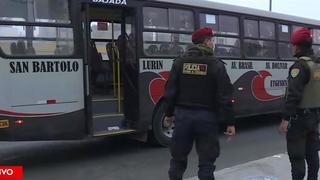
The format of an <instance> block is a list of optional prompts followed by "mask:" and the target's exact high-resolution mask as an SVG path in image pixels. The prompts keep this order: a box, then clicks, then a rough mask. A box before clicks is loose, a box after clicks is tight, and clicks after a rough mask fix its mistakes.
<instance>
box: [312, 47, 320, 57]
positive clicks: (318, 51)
mask: <svg viewBox="0 0 320 180" xmlns="http://www.w3.org/2000/svg"><path fill="white" fill-rule="evenodd" d="M312 48H313V51H314V54H315V55H316V56H318V57H320V46H318V45H313V46H312Z"/></svg>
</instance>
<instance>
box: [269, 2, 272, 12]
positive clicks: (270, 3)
mask: <svg viewBox="0 0 320 180" xmlns="http://www.w3.org/2000/svg"><path fill="white" fill-rule="evenodd" d="M269 11H272V0H269Z"/></svg>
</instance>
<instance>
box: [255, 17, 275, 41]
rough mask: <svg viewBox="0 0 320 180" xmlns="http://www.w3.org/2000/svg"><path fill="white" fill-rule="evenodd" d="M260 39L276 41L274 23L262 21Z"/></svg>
mask: <svg viewBox="0 0 320 180" xmlns="http://www.w3.org/2000/svg"><path fill="white" fill-rule="evenodd" d="M259 23H260V38H262V39H275V25H274V23H272V22H267V21H260V22H259Z"/></svg>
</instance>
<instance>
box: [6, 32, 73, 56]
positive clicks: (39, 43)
mask: <svg viewBox="0 0 320 180" xmlns="http://www.w3.org/2000/svg"><path fill="white" fill-rule="evenodd" d="M4 31H5V32H6V33H0V39H2V40H1V41H0V47H1V49H2V51H3V53H5V54H7V55H12V56H37V55H63V56H65V55H71V54H72V53H73V48H74V42H73V31H72V28H63V27H39V26H0V32H4ZM27 31H29V32H33V33H30V34H28V35H27V33H26V32H27ZM8 32H10V33H9V34H8ZM3 34H6V36H3Z"/></svg>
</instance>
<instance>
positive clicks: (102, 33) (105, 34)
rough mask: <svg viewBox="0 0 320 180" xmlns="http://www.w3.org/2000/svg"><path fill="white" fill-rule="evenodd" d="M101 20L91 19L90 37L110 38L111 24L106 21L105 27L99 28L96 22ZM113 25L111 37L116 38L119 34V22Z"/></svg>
mask: <svg viewBox="0 0 320 180" xmlns="http://www.w3.org/2000/svg"><path fill="white" fill-rule="evenodd" d="M99 23H101V22H96V21H93V22H91V23H90V28H91V38H92V39H108V40H112V24H111V23H110V22H104V23H106V26H107V29H103V30H102V29H99V28H98V24H99ZM113 26H114V31H113V32H114V34H113V35H114V37H113V39H117V38H118V36H120V34H121V24H120V23H113Z"/></svg>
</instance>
